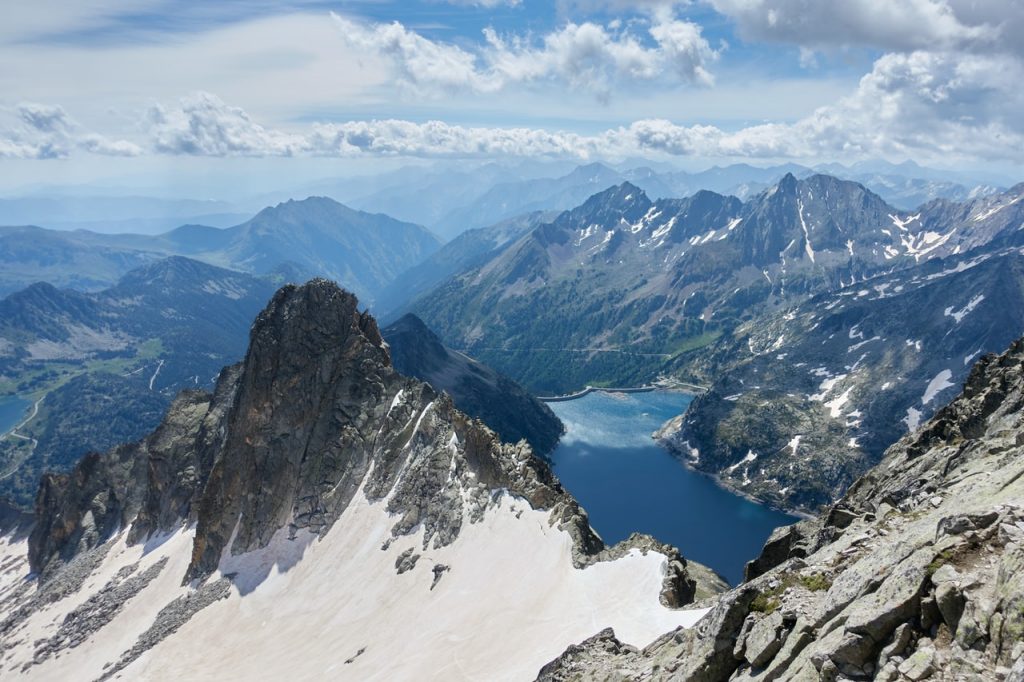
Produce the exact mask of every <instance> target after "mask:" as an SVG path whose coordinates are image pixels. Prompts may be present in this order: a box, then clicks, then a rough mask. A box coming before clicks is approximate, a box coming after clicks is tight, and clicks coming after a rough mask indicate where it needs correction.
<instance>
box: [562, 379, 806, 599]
mask: <svg viewBox="0 0 1024 682" xmlns="http://www.w3.org/2000/svg"><path fill="white" fill-rule="evenodd" d="M691 400H692V396H688V395H686V394H683V393H675V392H670V391H655V392H651V393H632V394H609V393H591V394H589V395H587V396H585V397H583V398H579V399H577V400H570V401H566V402H560V403H549V406H550V407H551V409H552V410H554V411H555V414H557V415H558V417H559V419H561V420H562V422H563V423H564V424H565V427H566V434H565V436H564V437H563V438H562V442H561V443H560V444H559V446H558V448H557V449H556V450H555V451H554V453H552V455H551V459H552V461H553V462H554V471H555V473H556V474H557V475H558V477H559V479H561V481H562V484H563V485H564V486H565V487H566V489H567V490H569V492H571V493H572V494H573V495H574V496H575V497H576V499H577V500H579V501H580V504H582V505H583V507H584V508H585V509H586V510H587V513H588V514H589V515H590V524H591V526H593V527H594V530H596V531H597V532H598V533H599V534H600V535H601V537H602V538H603V539H604V541H605V542H606V543H607V544H609V545H612V544H614V543H616V542H619V541H620V540H624V539H625V538H627V537H629V535H630V534H631V533H633V532H635V531H636V532H641V533H649V534H651V535H653V536H654V537H655V538H657V539H658V540H660V541H662V542H667V543H670V544H672V545H675V546H676V547H678V548H679V550H680V552H681V553H682V555H683V556H684V557H686V558H688V559H693V560H694V561H698V562H700V563H702V564H705V565H707V566H710V567H711V568H713V569H715V570H716V571H718V572H719V573H720V574H721V575H722V576H723V577H725V578H726V579H727V580H728V581H729V582H731V583H733V584H736V583H737V582H739V581H740V580H742V579H743V565H744V564H745V563H746V562H747V561H749V560H750V559H753V558H754V557H756V556H757V555H758V553H759V552H760V551H761V547H762V545H763V544H764V541H765V540H767V539H768V536H769V535H770V534H771V532H772V530H773V529H774V528H776V527H777V526H784V525H788V524H791V523H794V522H795V521H797V520H798V519H796V518H795V517H792V516H789V515H787V514H782V513H780V512H777V511H774V510H772V509H769V508H768V507H764V506H762V505H759V504H755V503H753V502H750V501H749V500H747V499H745V498H743V497H740V496H738V495H734V494H733V493H730V492H729V491H727V490H725V489H723V488H722V487H720V486H718V485H717V484H716V483H715V482H714V481H713V480H711V479H710V478H708V477H707V476H704V475H701V474H699V473H696V472H694V471H691V470H690V469H687V468H686V467H685V466H683V465H682V464H681V463H680V462H679V461H678V460H677V459H675V457H673V456H672V455H671V454H670V453H669V452H668V451H666V450H665V449H664V448H662V447H660V446H658V445H657V444H656V443H655V442H654V441H653V440H652V439H651V433H653V432H654V431H656V430H657V429H658V428H659V427H660V426H661V425H662V424H663V423H665V422H666V421H668V420H669V419H671V418H672V417H674V416H676V415H678V414H681V413H682V412H683V411H685V410H686V407H687V406H688V405H689V404H690V401H691Z"/></svg>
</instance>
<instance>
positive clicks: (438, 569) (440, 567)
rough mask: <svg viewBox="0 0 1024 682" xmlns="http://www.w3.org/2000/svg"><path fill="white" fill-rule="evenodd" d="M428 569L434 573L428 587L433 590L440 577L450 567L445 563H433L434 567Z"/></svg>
mask: <svg viewBox="0 0 1024 682" xmlns="http://www.w3.org/2000/svg"><path fill="white" fill-rule="evenodd" d="M430 570H431V572H432V573H433V574H434V579H433V581H431V583H430V589H431V590H433V589H434V588H435V587H437V584H438V583H439V582H441V578H442V577H443V576H444V574H445V573H447V572H448V571H450V570H451V567H450V566H447V565H445V564H434V568H432V569H430Z"/></svg>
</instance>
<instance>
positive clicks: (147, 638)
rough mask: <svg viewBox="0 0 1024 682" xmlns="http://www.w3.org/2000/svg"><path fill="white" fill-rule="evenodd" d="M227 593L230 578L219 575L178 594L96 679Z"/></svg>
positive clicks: (114, 671)
mask: <svg viewBox="0 0 1024 682" xmlns="http://www.w3.org/2000/svg"><path fill="white" fill-rule="evenodd" d="M230 594H231V581H230V580H229V579H228V578H220V579H219V580H216V581H214V582H211V583H206V584H205V585H202V586H200V587H199V588H198V589H197V590H195V591H194V592H192V593H190V594H187V595H185V596H182V597H178V598H177V599H175V600H174V601H172V602H171V603H170V604H168V605H167V606H165V607H164V608H162V609H160V612H159V613H158V614H157V615H156V620H155V621H154V622H153V625H151V626H150V627H149V629H148V630H146V631H145V632H144V633H142V634H141V635H139V639H138V641H137V642H136V643H135V645H133V646H132V648H131V649H129V650H128V651H126V652H124V653H123V654H121V657H120V658H119V659H118V660H117V662H116V663H115V664H114V665H112V666H111V667H110V668H108V669H107V670H106V672H104V673H103V675H101V676H100V677H99V679H98V680H97V681H96V682H103V681H104V680H109V679H111V678H113V677H115V676H116V675H117V674H118V673H119V672H121V671H122V670H124V669H125V668H126V667H128V665H129V664H130V663H131V662H132V661H134V660H135V659H137V658H138V657H139V656H141V655H142V654H144V653H146V652H147V651H149V650H150V649H152V648H153V647H155V646H156V645H157V644H159V643H160V642H162V641H163V640H164V639H166V638H167V637H169V636H170V635H172V634H174V632H176V631H177V630H178V628H180V627H181V626H182V625H184V624H185V623H187V622H188V621H189V620H190V619H191V618H192V616H194V615H196V614H197V613H199V612H200V611H202V610H203V609H205V608H206V607H207V606H209V605H210V604H214V603H216V602H218V601H220V600H221V599H227V597H228V596H229V595H230Z"/></svg>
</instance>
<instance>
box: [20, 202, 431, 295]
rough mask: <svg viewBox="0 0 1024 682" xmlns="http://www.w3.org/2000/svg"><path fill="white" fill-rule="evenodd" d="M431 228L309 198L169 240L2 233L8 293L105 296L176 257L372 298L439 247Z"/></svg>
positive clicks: (169, 235) (175, 233)
mask: <svg viewBox="0 0 1024 682" xmlns="http://www.w3.org/2000/svg"><path fill="white" fill-rule="evenodd" d="M439 246H440V242H439V241H438V239H437V237H435V236H434V235H433V234H431V233H430V232H429V231H428V230H426V229H425V228H423V227H420V226H418V225H413V224H411V223H403V222H400V221H397V220H394V219H393V218H390V217H388V216H385V215H380V214H370V213H364V212H362V211H356V210H353V209H350V208H348V207H346V206H343V205H342V204H339V203H337V202H335V201H333V200H331V199H326V198H322V197H310V198H308V199H305V200H302V201H287V202H284V203H281V204H278V205H277V206H273V207H269V208H266V209H263V210H262V211H260V212H259V213H258V214H256V215H255V216H254V217H253V218H251V219H250V220H248V221H246V222H244V223H241V224H238V225H235V226H234V227H230V228H224V229H221V228H214V227H209V226H204V225H184V226H181V227H178V228H176V229H174V230H171V231H170V232H166V233H164V234H161V235H156V236H148V235H133V234H98V233H93V232H88V231H83V230H79V231H74V232H63V231H57V230H45V229H43V228H39V227H2V228H0V264H2V269H0V273H2V274H0V294H4V293H10V292H12V291H16V290H18V289H21V288H24V287H26V286H28V285H29V284H32V283H35V282H37V281H40V280H42V281H46V282H49V283H50V284H53V285H54V286H59V287H73V288H76V289H81V290H86V291H89V290H96V289H100V288H103V287H105V286H110V285H111V284H113V283H114V282H115V281H116V280H117V279H118V278H119V277H120V276H121V275H123V274H125V273H126V272H128V271H129V270H131V269H133V268H135V267H138V266H139V265H141V264H145V263H149V262H153V261H155V260H158V259H160V258H165V257H167V256H170V255H180V256H188V257H189V258H193V259H196V260H200V261H204V262H206V263H210V264H212V265H217V266H220V267H224V268H230V269H233V270H238V271H242V272H247V273H250V274H254V275H268V274H278V275H280V276H281V278H283V279H286V280H290V279H308V278H309V277H312V276H325V277H330V278H332V279H334V280H336V281H338V282H341V283H342V284H343V285H344V286H346V287H348V288H350V289H351V290H353V291H356V292H359V293H360V294H361V295H363V296H364V297H365V298H366V299H367V300H372V297H373V295H374V294H375V293H376V292H377V291H379V290H381V289H383V287H385V286H386V285H387V284H389V283H391V281H392V280H393V279H394V278H395V277H396V276H397V275H398V274H399V273H400V272H402V271H403V270H406V269H408V268H410V267H412V266H413V265H415V264H417V263H419V262H420V261H421V260H423V259H424V258H425V257H427V256H429V255H430V254H431V253H433V252H434V251H436V250H437V248H438V247H439Z"/></svg>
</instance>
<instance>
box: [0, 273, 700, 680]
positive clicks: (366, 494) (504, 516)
mask: <svg viewBox="0 0 1024 682" xmlns="http://www.w3.org/2000/svg"><path fill="white" fill-rule="evenodd" d="M0 550H2V551H3V552H4V554H5V555H4V556H3V557H0V562H2V563H0V575H2V577H0V589H3V591H2V592H0V677H2V678H3V679H5V680H6V679H26V680H67V679H75V680H78V679H82V680H102V679H124V680H167V679H188V680H224V679H261V680H262V679H273V680H277V679H296V680H306V679H352V680H368V679H381V680H403V679H416V680H422V679H445V680H449V679H454V680H459V679H488V680H504V679H509V680H516V679H530V678H532V677H533V676H534V675H535V674H536V673H537V671H538V670H539V668H540V666H541V665H542V664H543V663H544V662H545V661H546V660H549V659H550V658H551V657H553V656H555V655H557V654H558V652H559V651H561V650H562V649H564V647H565V646H566V645H567V644H568V643H570V642H572V641H574V640H576V639H579V638H580V637H582V636H585V635H586V633H588V632H591V631H592V630H593V629H594V628H595V627H607V626H614V627H615V628H616V630H617V631H618V632H620V633H621V634H622V636H623V637H625V638H627V640H628V641H634V642H636V644H638V645H644V644H646V643H647V642H648V641H650V640H652V639H653V638H654V637H655V636H656V635H657V634H658V633H659V632H662V631H664V630H666V629H673V628H676V627H678V626H690V625H692V624H694V623H695V622H696V621H697V620H698V619H699V618H700V617H701V616H702V615H703V613H704V612H703V611H701V610H694V609H685V608H680V607H683V606H684V605H687V604H689V603H692V600H693V598H694V595H695V590H696V583H695V581H694V580H693V579H692V578H691V577H690V575H689V573H688V571H687V562H686V561H685V560H684V559H682V558H681V557H680V556H679V555H678V552H677V550H675V549H674V548H672V547H669V546H666V545H662V544H660V543H658V542H657V541H655V540H654V539H653V538H650V537H647V536H639V535H634V536H633V537H631V538H629V539H628V540H626V541H625V542H623V543H620V544H618V545H616V546H614V547H611V548H605V546H604V544H603V542H602V541H601V540H600V538H599V537H597V535H596V534H594V532H593V530H592V529H591V528H590V526H589V523H588V521H587V516H586V513H585V512H584V511H583V510H582V509H581V508H580V507H579V505H578V504H577V503H576V501H575V500H574V499H573V498H572V497H571V496H570V495H569V494H568V493H567V492H566V491H565V490H564V489H562V488H561V486H560V484H559V483H558V481H557V479H555V478H554V477H553V476H552V475H551V472H550V470H549V469H548V468H547V466H546V465H545V464H544V463H543V462H542V461H540V460H538V459H537V458H535V457H534V455H533V454H532V452H531V451H530V449H529V447H528V446H526V445H525V444H519V445H508V444H503V443H501V441H500V440H499V439H498V438H497V436H496V435H495V434H494V433H493V432H491V431H490V430H488V429H487V428H485V427H484V426H483V425H482V424H481V423H480V422H478V421H474V420H471V419H469V418H468V417H466V416H465V415H464V414H462V413H461V412H459V411H458V410H456V409H455V407H454V405H453V403H452V401H451V399H450V398H448V397H447V396H445V395H443V394H442V395H439V394H437V393H436V392H435V391H434V390H433V389H432V388H431V387H430V386H428V385H426V384H423V383H420V382H419V381H417V380H415V379H410V378H406V377H403V376H401V375H400V374H398V373H397V372H396V371H395V370H394V369H393V368H392V366H391V364H390V358H389V355H388V350H387V346H386V344H385V343H384V341H383V339H382V338H381V336H380V333H379V331H378V330H377V327H376V324H375V322H374V321H373V319H372V318H371V317H370V316H369V315H367V314H365V313H360V312H359V311H358V308H357V301H356V300H355V297H353V296H351V295H350V294H347V293H345V292H343V291H341V290H340V289H338V288H337V287H336V286H335V285H333V284H330V283H328V282H325V281H322V280H318V281H314V282H311V283H309V284H307V285H305V286H303V287H295V286H287V287H285V288H283V289H282V290H281V291H279V292H278V294H277V295H275V297H274V299H273V300H272V301H271V303H270V304H269V305H268V307H267V309H266V310H264V311H263V313H261V314H260V316H259V317H258V318H257V320H256V322H255V324H254V325H253V330H252V336H251V343H250V348H249V352H248V353H247V355H246V358H245V361H244V362H243V363H241V364H240V365H236V366H234V367H231V368H228V369H227V370H225V372H224V373H223V374H222V376H221V378H220V380H219V381H218V386H217V390H216V392H215V393H214V394H212V395H210V394H207V393H204V392H202V391H186V392H183V393H182V394H181V395H180V396H179V398H178V399H177V400H176V401H175V402H174V404H173V405H172V406H171V408H170V410H169V411H168V413H167V415H166V417H165V419H164V422H163V423H162V424H161V425H160V427H159V428H157V430H156V431H154V432H153V433H152V434H151V435H150V436H148V437H147V438H145V439H143V440H142V441H139V442H137V443H133V444H129V445H124V446H118V447H116V448H114V449H112V450H111V451H109V452H108V453H106V454H103V455H99V454H92V455H88V456H86V457H85V458H83V460H82V461H81V462H79V464H78V465H77V467H76V468H75V470H74V471H73V472H72V473H70V474H48V475H46V476H45V477H44V478H43V480H42V482H41V485H40V490H39V494H38V496H37V502H36V521H35V527H34V528H33V530H32V532H31V534H30V536H29V537H28V539H27V541H25V540H22V541H19V542H6V543H4V544H3V545H0ZM26 556H27V557H28V560H27V561H26V559H25V557H26ZM29 571H33V574H32V575H29Z"/></svg>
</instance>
